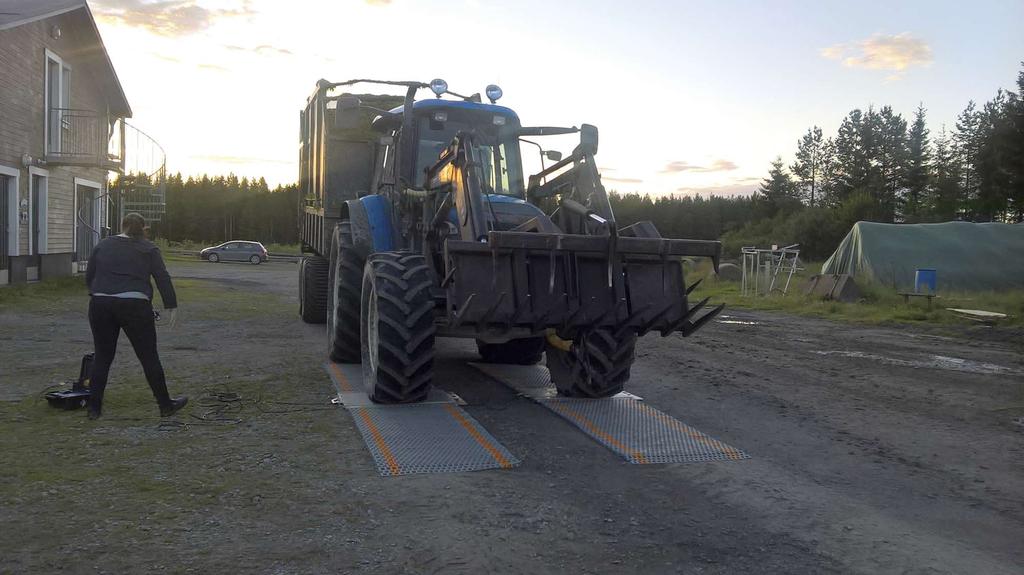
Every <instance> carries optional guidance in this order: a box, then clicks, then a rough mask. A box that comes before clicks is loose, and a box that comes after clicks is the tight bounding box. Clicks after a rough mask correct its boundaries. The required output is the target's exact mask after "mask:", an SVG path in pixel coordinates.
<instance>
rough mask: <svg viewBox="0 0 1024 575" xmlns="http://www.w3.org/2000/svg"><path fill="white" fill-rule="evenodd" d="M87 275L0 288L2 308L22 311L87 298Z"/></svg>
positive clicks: (0, 304)
mask: <svg viewBox="0 0 1024 575" xmlns="http://www.w3.org/2000/svg"><path fill="white" fill-rule="evenodd" d="M87 293H88V291H87V289H86V287H85V275H74V276H69V277H62V278H53V279H48V280H43V281H40V282H34V283H29V284H17V285H10V286H4V287H2V288H0V308H6V307H8V306H10V307H11V308H13V307H14V306H17V307H19V308H21V309H24V308H29V309H38V308H40V307H49V306H48V305H47V304H48V303H51V302H53V301H55V300H57V299H60V298H65V297H73V296H85V295H87Z"/></svg>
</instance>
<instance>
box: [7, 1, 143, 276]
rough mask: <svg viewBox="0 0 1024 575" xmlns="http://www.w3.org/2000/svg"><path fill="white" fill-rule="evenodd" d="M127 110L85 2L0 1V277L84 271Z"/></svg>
mask: <svg viewBox="0 0 1024 575" xmlns="http://www.w3.org/2000/svg"><path fill="white" fill-rule="evenodd" d="M131 114H132V112H131V108H130V107H129V105H128V101H127V99H126V98H125V95H124V91H123V90H122V89H121V84H120V82H119V81H118V78H117V73H116V72H115V70H114V67H113V65H112V64H111V62H110V58H109V57H108V55H107V51H106V49H105V48H104V46H103V40H102V39H101V38H100V34H99V31H98V30H97V28H96V22H95V20H94V19H93V15H92V12H91V11H90V9H89V6H88V4H87V3H86V1H85V0H4V1H3V3H2V6H0V284H5V283H19V282H24V281H30V280H34V279H44V278H47V277H54V276H61V275H70V274H73V273H76V272H78V271H81V270H83V269H84V267H83V266H84V263H85V262H86V260H87V259H88V257H89V253H90V252H91V250H92V247H93V246H94V245H95V243H96V241H98V239H99V238H100V237H101V233H102V230H103V229H104V227H106V226H107V225H108V222H107V220H108V219H109V218H108V216H107V213H108V211H109V210H108V209H107V199H106V198H107V196H106V190H107V182H108V176H110V175H111V174H112V173H120V172H123V171H124V156H125V146H124V141H125V123H124V120H125V118H130V117H131Z"/></svg>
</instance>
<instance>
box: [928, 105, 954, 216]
mask: <svg viewBox="0 0 1024 575" xmlns="http://www.w3.org/2000/svg"><path fill="white" fill-rule="evenodd" d="M959 158H960V152H959V150H957V149H956V142H954V141H952V140H951V138H950V137H949V136H948V135H947V134H946V126H945V125H943V126H942V130H941V131H940V132H939V137H938V138H937V139H936V140H935V163H934V178H933V183H932V186H931V187H930V188H929V193H928V197H929V198H928V202H927V203H928V206H927V209H928V212H929V217H930V219H932V220H933V221H940V222H945V221H950V220H954V219H956V216H957V214H958V213H959V211H960V200H961V198H962V197H963V192H962V191H961V189H960V168H961V166H960V160H959Z"/></svg>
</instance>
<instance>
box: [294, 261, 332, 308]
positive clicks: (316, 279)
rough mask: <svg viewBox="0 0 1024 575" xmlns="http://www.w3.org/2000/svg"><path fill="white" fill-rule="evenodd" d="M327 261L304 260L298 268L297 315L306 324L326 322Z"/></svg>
mask: <svg viewBox="0 0 1024 575" xmlns="http://www.w3.org/2000/svg"><path fill="white" fill-rule="evenodd" d="M328 267H329V266H328V265H327V260H325V259H324V258H322V257H319V256H311V257H308V258H304V259H303V260H302V263H301V264H300V266H299V315H301V316H302V321H304V322H306V323H324V322H326V321H327V272H328V271H329V270H328Z"/></svg>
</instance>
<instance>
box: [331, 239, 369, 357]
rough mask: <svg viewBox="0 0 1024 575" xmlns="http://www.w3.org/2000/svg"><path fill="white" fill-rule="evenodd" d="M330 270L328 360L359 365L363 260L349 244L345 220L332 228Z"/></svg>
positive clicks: (350, 243) (350, 241) (350, 240)
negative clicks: (331, 264)
mask: <svg viewBox="0 0 1024 575" xmlns="http://www.w3.org/2000/svg"><path fill="white" fill-rule="evenodd" d="M333 244H334V246H335V248H334V249H335V252H334V258H333V260H334V269H333V270H331V272H332V273H331V274H330V276H331V288H330V293H331V309H330V311H329V312H328V314H327V339H328V352H329V353H330V356H331V360H332V361H337V362H340V363H359V359H360V354H361V353H362V352H361V350H360V345H359V337H360V329H359V314H360V313H361V312H360V309H359V308H360V305H361V302H362V287H363V266H364V265H365V264H364V263H363V259H362V258H360V257H359V255H358V254H356V252H355V249H354V246H353V243H352V228H351V224H350V223H349V221H348V220H344V221H342V222H341V223H340V224H338V226H337V227H336V228H335V229H334V241H333Z"/></svg>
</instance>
